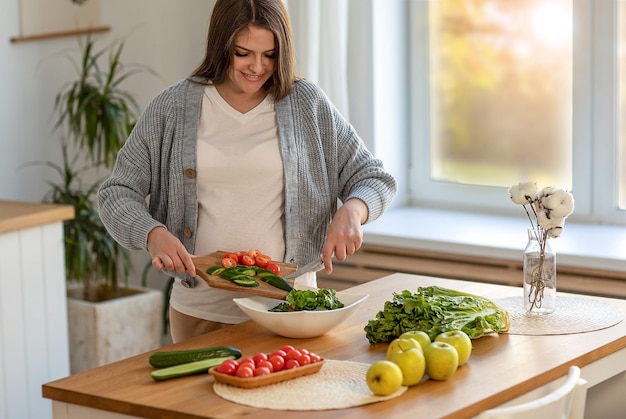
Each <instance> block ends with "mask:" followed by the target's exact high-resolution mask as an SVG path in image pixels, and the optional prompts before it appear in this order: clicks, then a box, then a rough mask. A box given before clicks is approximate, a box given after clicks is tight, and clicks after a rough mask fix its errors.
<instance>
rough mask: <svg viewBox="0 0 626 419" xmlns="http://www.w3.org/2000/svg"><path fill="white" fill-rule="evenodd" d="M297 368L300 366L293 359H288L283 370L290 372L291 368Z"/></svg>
mask: <svg viewBox="0 0 626 419" xmlns="http://www.w3.org/2000/svg"><path fill="white" fill-rule="evenodd" d="M299 366H300V364H299V363H298V361H296V360H295V359H290V360H288V361H287V362H285V369H286V370H290V369H292V368H298V367H299Z"/></svg>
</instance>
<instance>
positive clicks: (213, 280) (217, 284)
mask: <svg viewBox="0 0 626 419" xmlns="http://www.w3.org/2000/svg"><path fill="white" fill-rule="evenodd" d="M224 253H226V252H224V251H221V250H220V251H217V252H214V253H211V254H210V255H207V256H202V257H197V258H193V259H192V260H193V264H194V265H195V266H196V275H197V276H199V277H201V278H202V279H204V280H205V281H206V283H207V284H209V286H211V287H213V288H221V289H224V290H228V291H237V292H245V293H247V294H252V295H259V296H261V297H268V298H276V299H278V300H284V299H285V297H287V294H289V293H288V292H287V291H285V290H281V289H280V288H276V287H274V286H272V285H270V284H268V283H266V282H263V281H261V280H260V279H258V278H255V279H256V280H257V281H258V282H259V286H258V287H242V286H241V285H237V284H234V283H232V282H230V281H229V280H227V279H224V278H220V277H219V276H217V275H209V274H208V273H206V270H207V269H208V268H210V267H211V266H216V265H218V266H221V265H222V256H223V255H224ZM273 262H274V263H276V264H277V265H278V266H280V275H281V276H285V275H288V274H290V273H291V272H294V271H295V270H296V269H297V266H296V265H292V264H289V263H283V262H276V261H273ZM288 282H290V283H291V284H292V285H293V282H292V281H288Z"/></svg>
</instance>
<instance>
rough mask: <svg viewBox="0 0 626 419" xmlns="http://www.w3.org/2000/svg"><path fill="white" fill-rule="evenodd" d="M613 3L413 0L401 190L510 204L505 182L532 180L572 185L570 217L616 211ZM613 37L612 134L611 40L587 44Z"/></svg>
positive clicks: (620, 174) (446, 201)
mask: <svg viewBox="0 0 626 419" xmlns="http://www.w3.org/2000/svg"><path fill="white" fill-rule="evenodd" d="M620 3H622V4H621V6H620V7H621V8H620V12H621V13H620V16H621V18H622V19H624V16H625V15H626V12H624V10H623V9H625V8H626V6H624V5H623V3H624V2H620ZM616 7H618V6H617V2H594V1H592V0H507V1H501V0H437V1H414V2H412V3H411V14H410V19H411V25H410V27H411V35H410V38H411V42H412V45H411V47H410V48H411V53H410V56H411V57H412V62H411V86H412V88H411V104H412V106H411V108H412V111H411V112H412V113H411V115H412V117H411V122H412V125H413V126H412V141H411V147H412V150H411V162H412V165H411V173H410V181H409V182H410V185H411V187H410V192H409V194H410V202H411V203H412V204H414V205H419V206H437V207H452V208H457V209H467V210H472V209H475V210H478V211H484V210H486V209H487V210H492V211H498V212H504V211H516V212H515V213H516V214H517V211H518V210H519V208H516V207H515V206H514V205H511V203H510V202H509V200H508V194H507V189H508V187H509V186H511V185H512V184H515V183H517V182H519V181H528V180H533V181H536V182H537V183H538V184H539V186H556V187H563V188H566V189H570V190H572V192H573V193H574V196H575V198H576V211H575V212H574V214H573V215H572V218H576V219H580V220H589V221H604V222H611V223H623V222H624V220H625V218H624V217H625V215H626V214H625V213H624V211H623V210H624V209H625V208H626V205H625V202H624V201H625V200H626V193H625V192H624V190H625V189H626V180H625V179H624V177H625V176H626V174H624V173H626V170H624V167H625V166H626V164H625V162H624V160H625V158H624V154H625V152H624V148H625V147H624V143H625V142H626V140H625V139H624V138H625V137H626V134H625V132H626V128H624V127H625V126H626V122H624V121H625V120H626V116H625V115H626V99H625V97H626V93H625V92H626V88H625V87H624V86H626V82H625V81H624V80H626V76H625V74H626V70H625V68H626V64H625V58H624V57H625V56H626V54H625V53H624V51H625V50H626V35H624V32H625V31H626V30H624V28H622V27H623V26H624V24H622V25H618V21H617V18H616V17H615V16H616V15H617V14H616V10H615V8H616ZM624 21H626V20H624ZM420 22H421V23H422V24H420ZM424 23H425V24H424ZM574 25H576V28H577V30H576V31H574V30H573V27H574ZM618 28H621V33H619V35H618V32H619V31H618V30H617V29H618ZM618 42H619V45H621V47H620V48H621V49H620V51H621V53H620V60H621V67H620V68H621V73H620V74H621V84H620V87H621V101H620V104H621V108H620V109H621V112H620V115H621V116H622V117H621V121H622V122H621V126H620V128H619V135H618V128H617V125H618V121H617V117H616V115H615V112H610V111H609V110H610V109H615V106H616V105H617V103H618V97H617V96H618V95H617V94H616V93H615V92H616V91H617V87H618V86H616V83H617V80H618V79H619V78H618V77H617V71H618V65H617V62H618V58H617V53H616V51H617V48H615V49H611V48H609V49H606V48H596V47H595V46H600V45H607V44H608V45H618ZM607 76H608V77H607ZM611 80H615V81H614V82H611ZM618 138H619V140H618ZM620 147H621V149H619V148H620ZM620 165H621V166H620ZM618 191H619V193H620V195H619V196H620V198H619V207H620V208H621V209H622V211H620V210H618V200H617V199H616V196H617V195H618ZM485 204H487V205H488V206H487V205H485Z"/></svg>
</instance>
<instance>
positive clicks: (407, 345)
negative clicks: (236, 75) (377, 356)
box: [386, 338, 421, 361]
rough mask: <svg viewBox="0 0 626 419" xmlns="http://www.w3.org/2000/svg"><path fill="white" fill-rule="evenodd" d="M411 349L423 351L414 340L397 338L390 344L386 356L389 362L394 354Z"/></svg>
mask: <svg viewBox="0 0 626 419" xmlns="http://www.w3.org/2000/svg"><path fill="white" fill-rule="evenodd" d="M411 348H417V349H421V348H420V344H419V343H417V341H416V340H413V339H400V338H396V339H394V340H392V341H391V342H389V346H387V354H386V358H387V361H390V360H391V356H392V355H393V354H394V353H396V352H398V351H406V350H407V349H411Z"/></svg>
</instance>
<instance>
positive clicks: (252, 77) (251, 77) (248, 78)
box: [241, 73, 263, 81]
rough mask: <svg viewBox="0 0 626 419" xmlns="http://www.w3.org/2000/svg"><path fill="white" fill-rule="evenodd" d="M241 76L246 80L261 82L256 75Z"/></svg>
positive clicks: (260, 77) (244, 74) (259, 77)
mask: <svg viewBox="0 0 626 419" xmlns="http://www.w3.org/2000/svg"><path fill="white" fill-rule="evenodd" d="M241 74H242V75H243V77H244V78H245V79H247V80H250V81H259V80H261V79H262V78H263V77H262V76H260V75H258V74H247V73H241Z"/></svg>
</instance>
